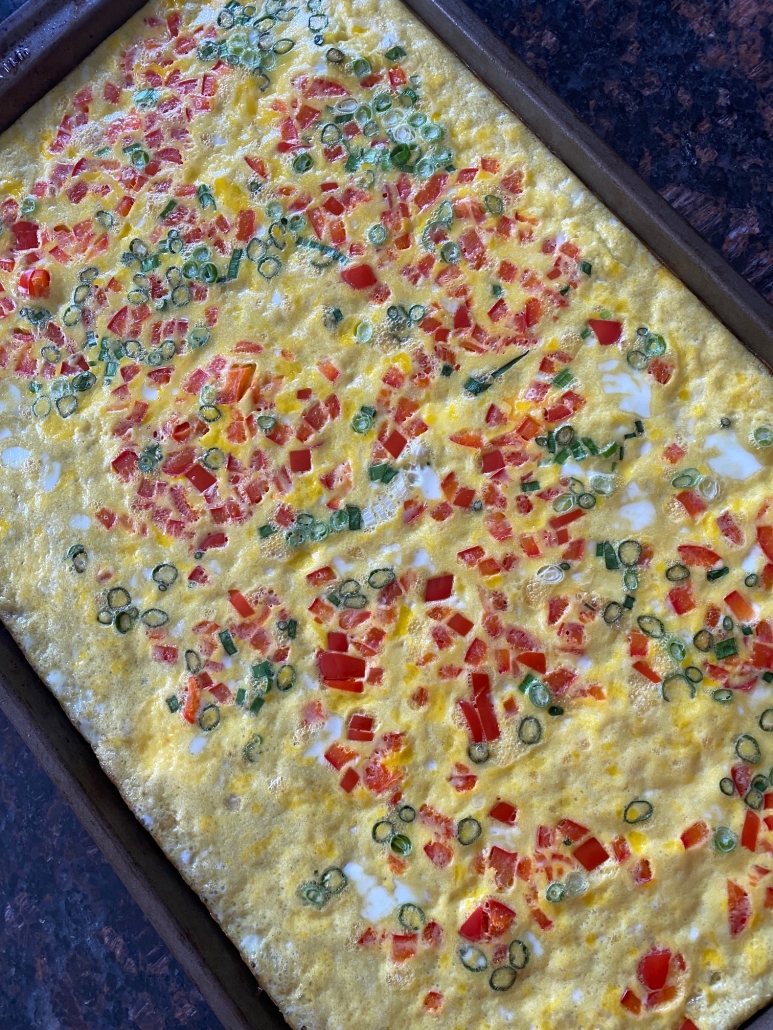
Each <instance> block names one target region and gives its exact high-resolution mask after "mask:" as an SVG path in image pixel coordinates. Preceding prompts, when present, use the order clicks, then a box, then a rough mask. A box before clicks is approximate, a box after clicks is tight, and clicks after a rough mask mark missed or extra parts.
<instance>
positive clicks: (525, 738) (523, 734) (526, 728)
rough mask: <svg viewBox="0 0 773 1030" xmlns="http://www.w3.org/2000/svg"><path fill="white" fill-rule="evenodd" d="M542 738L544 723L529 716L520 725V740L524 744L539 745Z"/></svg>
mask: <svg viewBox="0 0 773 1030" xmlns="http://www.w3.org/2000/svg"><path fill="white" fill-rule="evenodd" d="M541 737H542V723H541V722H540V721H539V719H535V718H534V716H533V715H527V716H526V717H525V718H524V719H521V721H520V723H519V724H518V739H519V740H520V742H521V743H522V744H537V743H538V742H539V740H540V739H541Z"/></svg>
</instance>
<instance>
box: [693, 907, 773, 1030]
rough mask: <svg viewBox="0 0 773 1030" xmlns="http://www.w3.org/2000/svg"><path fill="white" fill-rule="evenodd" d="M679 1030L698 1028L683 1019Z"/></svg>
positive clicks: (695, 1029) (696, 1029)
mask: <svg viewBox="0 0 773 1030" xmlns="http://www.w3.org/2000/svg"><path fill="white" fill-rule="evenodd" d="M768 889H770V888H768ZM679 1030H698V1027H697V1026H696V1025H695V1023H693V1021H692V1020H691V1019H685V1021H684V1023H682V1025H681V1026H680V1027H679Z"/></svg>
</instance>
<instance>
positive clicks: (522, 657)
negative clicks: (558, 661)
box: [518, 651, 547, 675]
mask: <svg viewBox="0 0 773 1030" xmlns="http://www.w3.org/2000/svg"><path fill="white" fill-rule="evenodd" d="M518 661H519V662H520V663H521V665H525V666H526V668H527V669H533V670H534V671H535V672H538V673H540V675H542V674H544V673H545V672H546V671H547V662H546V661H545V655H544V654H542V652H541V651H523V652H522V653H521V654H519V655H518Z"/></svg>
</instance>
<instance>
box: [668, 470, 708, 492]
mask: <svg viewBox="0 0 773 1030" xmlns="http://www.w3.org/2000/svg"><path fill="white" fill-rule="evenodd" d="M700 478H701V474H700V472H699V471H698V470H697V469H693V468H690V469H684V471H682V472H679V473H678V474H677V475H675V476H674V478H673V479H672V480H671V486H675V487H676V488H677V490H686V489H688V488H689V487H692V486H695V485H696V483H698V482H699V480H700Z"/></svg>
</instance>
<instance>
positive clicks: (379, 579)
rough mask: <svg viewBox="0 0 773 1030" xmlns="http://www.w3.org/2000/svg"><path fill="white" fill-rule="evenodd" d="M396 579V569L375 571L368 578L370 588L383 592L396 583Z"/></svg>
mask: <svg viewBox="0 0 773 1030" xmlns="http://www.w3.org/2000/svg"><path fill="white" fill-rule="evenodd" d="M396 578H397V577H396V576H395V571H394V569H374V570H373V572H371V573H370V575H369V576H368V586H370V587H373V589H374V590H383V589H384V587H388V586H389V584H390V583H394V581H395V579H396Z"/></svg>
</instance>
